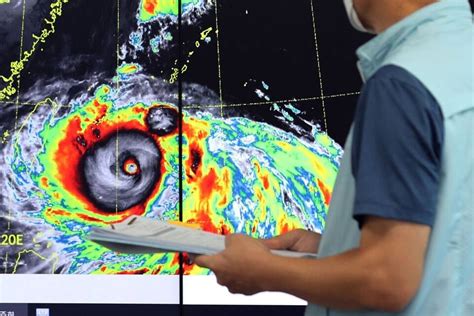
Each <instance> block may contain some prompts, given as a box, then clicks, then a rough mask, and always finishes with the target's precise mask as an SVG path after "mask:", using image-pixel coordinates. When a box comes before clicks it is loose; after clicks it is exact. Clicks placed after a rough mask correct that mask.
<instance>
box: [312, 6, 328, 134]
mask: <svg viewBox="0 0 474 316" xmlns="http://www.w3.org/2000/svg"><path fill="white" fill-rule="evenodd" d="M310 3H311V17H312V19H313V32H314V46H315V48H316V63H317V67H318V78H319V89H320V91H321V105H322V107H323V119H324V129H325V131H326V133H328V122H327V116H326V104H325V102H324V89H323V77H322V73H321V61H320V58H319V45H318V33H317V28H316V15H315V10H314V4H313V0H310Z"/></svg>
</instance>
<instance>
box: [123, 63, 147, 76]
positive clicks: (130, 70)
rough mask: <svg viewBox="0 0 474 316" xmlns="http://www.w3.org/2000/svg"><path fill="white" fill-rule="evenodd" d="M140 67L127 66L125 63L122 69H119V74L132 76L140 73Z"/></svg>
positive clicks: (135, 65) (134, 65)
mask: <svg viewBox="0 0 474 316" xmlns="http://www.w3.org/2000/svg"><path fill="white" fill-rule="evenodd" d="M140 68H141V67H140V65H137V64H126V63H123V64H122V65H121V66H120V67H118V68H117V72H118V73H119V74H125V75H130V74H134V73H136V72H138V71H139V70H140Z"/></svg>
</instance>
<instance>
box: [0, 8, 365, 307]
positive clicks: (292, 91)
mask: <svg viewBox="0 0 474 316" xmlns="http://www.w3.org/2000/svg"><path fill="white" fill-rule="evenodd" d="M339 2H340V3H339ZM0 21H2V23H0V41H1V42H2V45H0V106H1V107H2V110H1V112H0V183H1V184H2V185H1V186H0V237H1V239H0V273H2V274H1V275H0V287H2V288H9V289H20V288H21V291H20V290H18V291H14V290H13V291H11V290H10V291H2V292H0V302H6V303H18V302H20V303H25V302H26V303H28V302H35V303H91V302H92V303H94V302H95V303H142V304H179V303H183V300H184V303H189V304H267V305H271V304H276V305H281V304H304V302H302V301H299V300H297V299H296V298H292V297H290V296H285V295H282V294H268V293H264V294H261V295H260V296H257V297H256V298H255V297H254V298H245V297H242V296H232V295H230V294H229V293H227V292H226V290H225V289H224V288H220V287H219V286H218V285H217V284H215V280H214V279H213V277H212V275H210V272H209V271H208V270H205V269H202V268H199V267H197V266H195V265H186V264H184V263H183V262H181V261H180V258H179V255H177V254H171V253H166V254H155V255H125V254H119V253H114V252H112V251H109V250H108V249H106V248H103V247H101V246H99V245H97V244H95V243H93V242H91V241H89V240H88V238H87V235H88V233H89V231H90V230H91V229H92V228H93V227H98V226H104V225H109V224H113V223H117V222H120V221H122V220H125V219H126V218H128V217H129V216H132V215H140V216H146V217H149V218H156V219H160V220H169V221H183V222H184V223H186V224H190V225H194V226H196V227H199V228H201V229H203V230H206V231H211V232H215V233H219V234H229V233H245V234H248V235H251V236H254V237H259V238H269V237H272V236H275V235H279V234H282V233H284V232H287V231H289V230H292V229H295V228H305V229H309V230H312V231H317V232H322V231H323V230H324V225H325V217H326V214H327V211H328V205H329V203H330V200H331V192H332V188H333V185H334V181H335V178H336V175H337V171H338V168H339V162H340V158H341V156H342V154H343V147H342V146H343V143H344V139H345V136H346V134H347V132H348V129H349V127H350V123H351V119H352V115H353V111H354V107H355V105H356V100H357V96H358V94H359V91H360V85H361V82H360V77H359V75H358V73H357V70H356V67H355V55H354V50H355V48H356V47H357V46H358V45H360V44H361V43H363V41H364V40H366V38H365V37H364V36H362V35H358V34H356V33H355V31H352V30H351V29H350V26H349V24H348V22H347V21H346V16H345V12H344V9H343V5H342V1H331V3H327V2H324V1H318V0H308V1H301V2H298V3H290V2H288V1H269V0H265V1H251V0H239V1H229V0H214V1H207V0H181V1H176V0H134V1H125V0H104V1H102V0H101V1H91V0H89V1H88V0H0ZM181 278H184V282H182V281H183V279H181ZM26 284H27V285H28V286H25V285H26ZM180 293H181V294H180ZM183 293H184V295H182V294H183ZM183 297H184V299H183Z"/></svg>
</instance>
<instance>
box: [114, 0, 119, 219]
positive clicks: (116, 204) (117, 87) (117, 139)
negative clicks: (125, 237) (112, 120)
mask: <svg viewBox="0 0 474 316" xmlns="http://www.w3.org/2000/svg"><path fill="white" fill-rule="evenodd" d="M116 26H117V30H116V31H117V34H116V36H117V43H116V45H117V47H116V64H117V65H116V66H117V68H118V67H119V63H120V0H117V25H116ZM119 89H120V79H119V78H117V83H116V86H115V90H116V91H115V92H116V94H117V95H118V92H119ZM115 133H116V135H115V214H116V215H117V214H118V209H119V207H118V178H119V128H118V124H117V126H116V131H115Z"/></svg>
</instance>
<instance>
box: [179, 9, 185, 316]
mask: <svg viewBox="0 0 474 316" xmlns="http://www.w3.org/2000/svg"><path fill="white" fill-rule="evenodd" d="M182 54H183V34H182V0H178V68H179V69H181V64H182ZM182 78H183V76H182V74H181V72H179V74H178V113H179V115H178V116H179V119H178V160H179V164H178V177H179V180H178V191H179V199H178V201H179V202H178V210H179V221H180V222H182V221H183V80H182ZM183 264H184V258H183V253H181V252H180V253H179V306H180V308H179V314H180V315H181V316H183V315H184V311H183V303H184V293H183V280H184V276H183V275H184V268H183Z"/></svg>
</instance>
